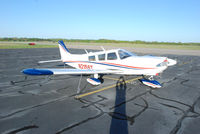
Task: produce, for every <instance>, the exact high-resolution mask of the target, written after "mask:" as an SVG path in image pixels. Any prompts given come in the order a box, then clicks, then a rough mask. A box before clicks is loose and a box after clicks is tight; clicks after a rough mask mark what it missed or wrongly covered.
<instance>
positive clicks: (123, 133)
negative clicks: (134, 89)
mask: <svg viewBox="0 0 200 134" xmlns="http://www.w3.org/2000/svg"><path fill="white" fill-rule="evenodd" d="M126 88H127V87H126V83H125V80H124V77H122V76H121V77H120V78H119V80H118V81H117V83H116V98H115V109H114V111H113V112H110V113H109V115H110V116H111V117H112V121H111V125H110V134H128V122H127V116H126V103H124V104H123V105H120V106H117V105H118V104H120V103H123V102H125V101H126Z"/></svg>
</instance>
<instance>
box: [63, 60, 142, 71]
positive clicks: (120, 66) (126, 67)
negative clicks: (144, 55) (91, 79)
mask: <svg viewBox="0 0 200 134" xmlns="http://www.w3.org/2000/svg"><path fill="white" fill-rule="evenodd" d="M81 62H85V63H93V64H100V65H106V66H113V67H120V68H126V69H135V70H142V69H139V68H131V67H123V66H119V65H112V64H106V63H98V62H90V61H81ZM81 62H80V63H81ZM64 63H78V62H64Z"/></svg>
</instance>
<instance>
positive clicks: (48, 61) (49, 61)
mask: <svg viewBox="0 0 200 134" xmlns="http://www.w3.org/2000/svg"><path fill="white" fill-rule="evenodd" d="M60 61H62V60H61V59H59V60H46V61H39V62H38V63H51V62H60Z"/></svg>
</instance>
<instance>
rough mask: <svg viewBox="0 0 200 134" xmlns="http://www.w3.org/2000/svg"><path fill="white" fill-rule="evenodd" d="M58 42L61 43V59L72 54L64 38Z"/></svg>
mask: <svg viewBox="0 0 200 134" xmlns="http://www.w3.org/2000/svg"><path fill="white" fill-rule="evenodd" d="M58 43H59V50H60V56H61V60H64V59H66V58H67V57H69V55H70V53H69V50H68V49H67V47H66V46H65V44H64V42H63V41H62V40H59V41H58Z"/></svg>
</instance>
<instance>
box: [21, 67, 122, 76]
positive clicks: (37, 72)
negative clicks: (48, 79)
mask: <svg viewBox="0 0 200 134" xmlns="http://www.w3.org/2000/svg"><path fill="white" fill-rule="evenodd" d="M22 73H24V74H27V75H59V74H115V73H121V71H120V70H89V69H58V68H55V69H54V68H43V69H34V68H29V69H24V70H23V71H22Z"/></svg>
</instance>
